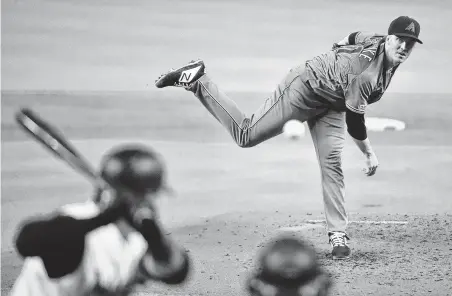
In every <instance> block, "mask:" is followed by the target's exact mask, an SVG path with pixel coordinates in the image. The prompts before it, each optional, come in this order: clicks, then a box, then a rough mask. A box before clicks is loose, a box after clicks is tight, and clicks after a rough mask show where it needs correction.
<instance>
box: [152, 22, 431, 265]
mask: <svg viewBox="0 0 452 296" xmlns="http://www.w3.org/2000/svg"><path fill="white" fill-rule="evenodd" d="M419 32H420V25H419V23H418V22H417V21H416V20H414V19H413V18H410V17H408V16H400V17H398V18H396V19H395V20H394V21H392V22H391V24H390V26H389V29H388V34H387V35H378V34H371V33H365V32H354V33H351V34H350V35H348V36H347V37H345V38H344V39H343V40H341V41H340V42H338V43H335V44H334V45H333V49H332V50H330V51H328V52H326V53H324V54H321V55H319V56H316V57H314V58H312V59H310V60H308V61H307V62H305V63H303V64H302V65H299V66H297V67H294V68H293V69H292V70H291V71H290V72H289V73H288V74H287V76H286V77H285V78H284V79H283V80H282V82H281V83H280V84H279V85H278V87H277V88H276V90H275V91H274V92H273V94H272V95H271V96H270V97H269V98H268V99H266V101H265V102H264V103H263V105H262V106H261V107H260V108H259V109H258V110H257V111H256V112H255V113H254V114H251V115H249V116H247V115H246V114H244V113H243V112H242V111H241V110H240V109H239V108H238V106H237V105H236V103H235V102H234V101H232V100H231V99H230V98H229V97H228V96H226V95H225V94H224V93H223V92H221V91H220V90H219V88H218V86H217V85H216V84H215V83H214V82H213V81H212V80H211V79H210V78H209V76H208V75H207V74H206V73H205V65H204V62H203V61H201V60H199V61H194V62H191V63H189V64H187V65H184V66H182V67H181V68H178V69H176V70H170V71H169V72H168V73H166V74H163V75H162V76H160V77H159V78H158V79H157V80H156V82H155V84H156V86H157V87H158V88H163V87H168V86H176V87H183V88H185V89H187V90H189V91H191V92H193V93H194V94H195V96H196V97H198V99H199V100H200V101H201V103H202V104H203V105H204V106H205V107H206V108H207V110H208V111H209V112H210V113H211V114H212V115H213V116H214V117H215V118H216V119H217V120H218V121H219V122H220V123H221V124H222V125H223V126H224V127H225V128H226V129H227V131H228V132H229V133H230V134H231V136H232V137H233V139H234V141H235V142H236V143H237V144H238V145H239V146H240V147H253V146H256V145H258V144H259V143H262V142H263V141H265V140H268V139H270V138H272V137H275V136H277V135H279V134H280V133H281V132H282V129H283V126H284V124H285V123H286V122H287V121H289V120H291V119H296V120H299V121H301V122H305V121H307V123H308V126H309V129H310V133H311V136H312V140H313V142H314V146H315V149H316V153H317V157H318V161H319V165H320V170H321V178H322V188H323V200H324V208H325V216H326V222H327V233H328V237H329V242H330V243H331V245H332V256H333V258H334V259H344V258H347V257H349V256H350V248H349V246H348V245H347V241H348V239H349V237H348V235H347V233H346V228H347V224H348V217H347V213H346V210H345V186H344V175H343V172H342V164H341V162H342V161H341V155H342V150H343V147H344V142H345V130H346V126H347V130H348V133H349V134H350V135H351V136H352V138H353V139H354V141H355V143H356V145H357V146H358V148H359V149H360V150H361V151H362V153H363V154H364V157H365V162H366V174H367V175H368V176H372V175H374V174H375V172H376V170H377V167H378V165H379V162H378V159H377V156H376V154H375V151H374V150H373V148H372V146H371V143H370V141H369V139H368V137H367V130H366V125H365V117H364V114H365V112H366V107H367V106H368V105H370V104H373V103H375V102H377V101H379V100H380V99H381V97H382V95H383V93H384V92H385V90H386V89H387V87H388V85H389V83H390V81H391V78H392V76H393V75H394V73H395V72H396V70H397V69H398V67H399V66H400V64H401V63H403V62H404V61H406V59H407V58H408V57H409V56H410V54H411V51H412V50H413V48H414V46H415V44H416V42H417V43H422V42H421V41H420V40H419V38H418V37H419ZM363 198H365V197H363Z"/></svg>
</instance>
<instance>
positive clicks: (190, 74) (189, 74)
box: [179, 65, 201, 83]
mask: <svg viewBox="0 0 452 296" xmlns="http://www.w3.org/2000/svg"><path fill="white" fill-rule="evenodd" d="M199 69H201V65H199V66H198V67H196V68H193V69H189V70H185V71H183V72H182V74H181V75H180V77H179V82H180V83H190V81H192V80H193V78H194V77H195V76H196V74H197V73H198V71H199Z"/></svg>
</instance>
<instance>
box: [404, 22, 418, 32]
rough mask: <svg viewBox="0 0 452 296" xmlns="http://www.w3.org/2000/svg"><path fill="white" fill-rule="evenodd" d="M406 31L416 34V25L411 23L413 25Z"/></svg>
mask: <svg viewBox="0 0 452 296" xmlns="http://www.w3.org/2000/svg"><path fill="white" fill-rule="evenodd" d="M405 31H411V32H413V33H416V29H415V28H414V23H413V22H411V24H410V25H409V26H408V27H406V28H405Z"/></svg>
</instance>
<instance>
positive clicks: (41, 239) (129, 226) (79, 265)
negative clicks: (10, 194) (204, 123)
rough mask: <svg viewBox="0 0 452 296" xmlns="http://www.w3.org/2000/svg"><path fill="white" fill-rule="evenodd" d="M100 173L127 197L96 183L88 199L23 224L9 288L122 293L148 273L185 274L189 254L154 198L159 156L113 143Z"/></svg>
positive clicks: (167, 278) (25, 295)
mask: <svg viewBox="0 0 452 296" xmlns="http://www.w3.org/2000/svg"><path fill="white" fill-rule="evenodd" d="M101 174H102V176H103V177H104V178H105V179H106V180H110V181H111V182H112V183H113V184H117V185H120V186H122V188H127V190H129V192H131V193H132V195H133V196H129V197H128V198H125V197H124V196H121V194H123V193H119V192H106V191H104V190H101V189H99V188H96V189H95V196H94V198H93V200H89V201H87V202H84V203H76V204H69V205H66V206H63V207H62V208H61V209H60V210H58V211H56V212H55V213H53V214H51V215H47V216H46V217H41V218H36V219H33V220H30V221H27V222H26V223H24V224H23V225H22V227H21V228H20V230H19V232H18V234H17V238H16V248H17V251H18V252H19V254H20V255H21V256H23V257H25V262H24V266H23V269H22V272H21V273H20V275H19V277H18V278H17V280H16V282H15V284H14V286H13V288H12V290H11V294H10V295H12V296H61V295H65V296H85V295H86V296H88V295H90V296H91V295H93V296H95V295H104V296H113V295H117V296H120V295H121V296H125V295H129V293H130V292H131V291H133V288H134V287H136V286H137V285H138V284H142V283H145V282H146V281H147V280H153V281H159V282H163V283H166V284H169V285H176V284H181V283H183V282H184V281H185V279H186V277H187V274H188V271H189V257H188V254H187V253H186V251H185V250H184V249H183V248H181V247H180V246H178V245H177V244H176V243H175V242H174V241H173V240H172V239H171V238H170V237H169V236H167V235H165V232H164V230H163V228H162V226H161V225H160V223H159V219H158V216H157V211H156V208H155V205H154V204H155V199H156V198H157V197H158V196H159V195H160V194H161V192H162V190H163V189H164V188H165V185H164V180H165V170H164V166H163V161H162V159H161V158H160V157H159V155H158V154H156V153H155V152H154V151H153V150H152V149H150V148H148V147H144V146H141V145H128V146H121V147H117V148H115V149H113V150H112V151H111V152H110V153H109V154H108V155H106V156H104V158H103V161H102V164H101ZM126 201H127V202H126Z"/></svg>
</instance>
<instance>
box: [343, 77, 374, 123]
mask: <svg viewBox="0 0 452 296" xmlns="http://www.w3.org/2000/svg"><path fill="white" fill-rule="evenodd" d="M371 90H372V84H371V82H370V81H369V79H367V78H366V76H365V75H364V74H360V75H357V76H355V78H353V80H352V82H351V83H350V85H349V86H348V88H347V90H346V91H345V106H346V107H347V109H348V110H350V111H352V112H355V113H358V114H364V113H365V112H366V107H367V104H368V103H367V99H368V98H369V96H370V94H371Z"/></svg>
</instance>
